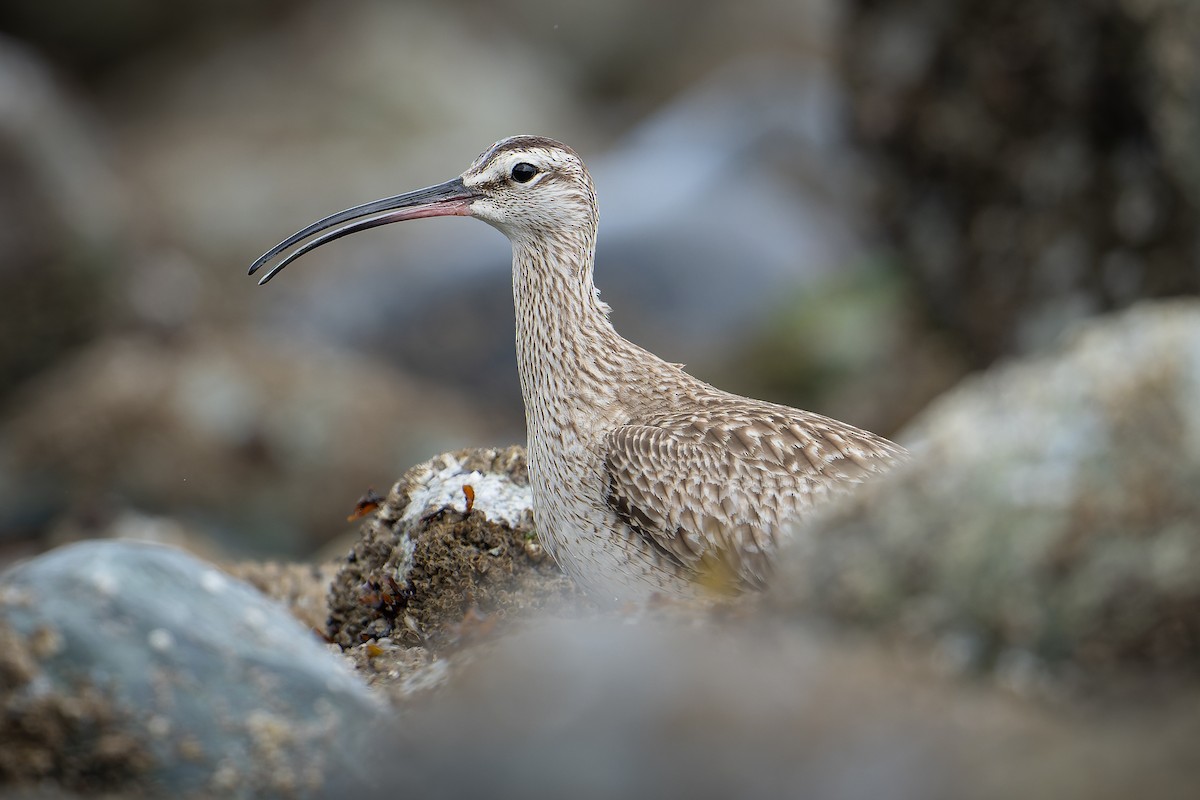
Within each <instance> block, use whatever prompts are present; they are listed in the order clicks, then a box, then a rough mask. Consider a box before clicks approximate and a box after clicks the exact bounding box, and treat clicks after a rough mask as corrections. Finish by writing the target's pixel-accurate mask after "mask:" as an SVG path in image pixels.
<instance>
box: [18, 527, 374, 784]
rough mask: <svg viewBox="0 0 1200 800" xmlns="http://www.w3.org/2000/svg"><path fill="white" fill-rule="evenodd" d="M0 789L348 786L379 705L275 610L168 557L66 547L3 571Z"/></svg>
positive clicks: (147, 551) (120, 548)
mask: <svg viewBox="0 0 1200 800" xmlns="http://www.w3.org/2000/svg"><path fill="white" fill-rule="evenodd" d="M0 638H2V639H3V647H0V709H2V710H3V712H2V714H0V741H3V746H0V782H2V783H3V784H5V785H8V784H13V783H16V784H18V785H19V784H34V783H38V782H41V781H54V782H56V783H58V784H59V785H61V786H63V787H64V788H66V789H70V790H79V791H85V792H86V791H95V790H97V789H101V788H102V789H107V790H110V791H121V792H132V793H140V792H149V793H151V794H155V795H158V796H171V797H176V796H180V797H187V796H217V795H219V796H224V797H251V796H262V794H263V793H270V794H273V795H278V794H284V795H287V796H292V797H306V796H315V795H317V794H321V793H323V792H327V791H328V790H329V786H330V785H331V783H330V781H331V780H332V778H331V777H330V776H331V775H337V776H338V778H337V780H338V781H339V783H338V784H337V785H339V786H349V787H353V786H354V785H355V782H354V777H353V772H354V770H353V769H352V767H353V765H354V760H355V753H356V752H357V750H359V749H361V748H362V746H363V741H362V738H361V737H360V733H359V732H360V731H366V730H368V729H370V728H371V727H372V725H373V724H374V720H376V713H377V708H378V705H377V701H375V700H374V699H373V698H372V696H371V695H370V693H369V692H368V690H367V689H366V687H365V686H364V685H363V684H362V683H361V682H360V681H358V680H357V679H355V677H354V676H353V674H351V672H350V671H349V670H347V669H346V667H345V666H344V664H343V663H342V662H340V661H339V660H337V659H335V658H334V657H332V656H331V655H330V653H329V652H328V651H327V650H326V649H325V647H324V646H323V645H321V644H320V643H319V642H318V641H317V640H316V638H315V637H314V636H313V635H312V634H311V632H309V631H307V630H305V629H304V628H303V627H302V626H301V625H299V624H298V623H297V622H296V621H295V619H293V618H292V617H291V616H289V615H288V613H287V612H286V611H285V610H284V609H283V608H281V607H279V606H278V605H276V604H275V603H273V602H271V601H268V600H267V599H266V598H264V597H263V596H262V595H261V594H259V593H258V592H257V591H255V590H254V589H252V588H250V587H249V586H247V585H246V584H243V583H241V582H240V581H237V580H235V579H233V578H231V577H230V576H229V575H227V574H225V573H222V572H221V571H220V570H218V569H216V568H215V567H213V566H211V565H209V564H206V563H204V562H201V561H198V560H196V559H194V558H192V557H191V556H188V555H186V554H184V553H182V552H180V551H177V550H174V549H173V548H169V547H163V546H159V545H147V544H141V543H127V542H91V543H83V544H77V545H73V546H69V547H64V548H61V549H59V550H55V551H53V552H51V553H48V554H45V555H43V556H41V557H39V558H36V559H33V560H31V561H28V562H25V563H22V564H20V565H18V566H16V567H14V568H12V569H10V570H8V571H7V572H5V573H4V574H3V575H0Z"/></svg>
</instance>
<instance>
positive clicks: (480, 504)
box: [0, 302, 1200, 798]
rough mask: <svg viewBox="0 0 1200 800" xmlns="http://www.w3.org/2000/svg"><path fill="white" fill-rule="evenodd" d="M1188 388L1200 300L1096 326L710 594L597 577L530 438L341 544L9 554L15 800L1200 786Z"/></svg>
mask: <svg viewBox="0 0 1200 800" xmlns="http://www.w3.org/2000/svg"><path fill="white" fill-rule="evenodd" d="M1198 393H1200V307H1198V306H1197V305H1196V304H1194V303H1183V302H1179V303H1172V304H1159V305H1147V306H1143V307H1140V308H1138V309H1135V310H1134V311H1132V312H1129V313H1127V314H1124V315H1121V316H1119V317H1115V318H1112V319H1108V320H1104V321H1101V322H1099V323H1096V324H1093V325H1089V326H1088V327H1087V328H1086V329H1084V330H1083V331H1081V332H1080V333H1079V334H1078V335H1077V336H1075V337H1074V338H1072V339H1071V340H1070V341H1069V342H1068V344H1067V345H1066V347H1065V348H1064V349H1063V350H1062V351H1061V352H1059V353H1056V354H1054V355H1052V356H1046V357H1043V358H1039V359H1031V360H1027V361H1025V362H1020V363H1014V364H1011V365H1008V366H1005V367H1001V368H999V369H997V370H994V371H992V372H990V373H988V374H985V375H982V376H980V377H979V378H977V379H975V380H974V381H972V382H968V383H967V384H965V385H964V386H963V387H961V388H960V389H958V390H956V391H955V392H952V393H951V394H950V395H948V396H947V397H946V398H944V399H943V400H942V401H940V402H939V403H937V404H935V405H934V406H933V407H932V408H931V409H930V410H929V411H928V412H927V413H926V415H925V416H924V417H922V419H921V420H919V421H918V423H917V424H916V425H915V426H914V428H913V438H912V440H911V441H913V442H914V443H916V444H917V445H918V446H917V447H916V448H915V457H914V460H913V464H912V465H911V466H910V467H908V468H906V469H904V470H901V471H899V472H898V473H896V474H895V475H894V476H892V477H888V478H886V479H884V480H881V481H878V482H876V483H875V484H872V485H870V486H868V487H867V488H866V490H865V491H863V492H860V493H859V494H858V495H856V496H855V497H854V498H852V499H851V501H849V502H847V503H843V504H840V505H838V506H836V507H834V508H832V509H831V510H830V511H829V512H828V513H826V514H824V515H822V517H821V518H820V519H817V520H813V521H811V523H810V524H808V525H807V526H805V527H804V528H802V529H800V530H799V531H798V532H797V536H796V538H795V540H794V541H793V542H792V543H791V544H790V546H789V547H788V548H787V549H785V551H784V552H783V554H782V556H783V557H782V558H781V561H780V564H779V570H778V574H777V575H776V579H775V583H774V585H773V588H772V589H771V591H769V592H767V593H766V594H764V595H761V596H758V595H756V596H753V597H747V598H744V599H742V600H741V601H738V602H733V603H727V604H723V605H720V606H715V607H714V606H708V607H689V606H683V605H679V604H676V603H665V602H664V603H659V604H652V605H651V606H650V607H638V608H632V607H630V608H622V609H617V610H608V611H601V610H599V609H597V608H595V607H593V606H592V605H591V604H589V602H588V601H587V599H586V598H585V597H583V596H582V595H581V594H579V593H578V591H577V590H576V589H575V588H574V587H573V585H572V584H571V582H570V581H569V580H568V579H567V578H566V577H565V576H563V575H562V574H561V573H560V572H559V571H558V570H557V568H556V567H555V566H554V565H553V563H552V561H551V560H550V559H548V558H546V557H545V554H544V553H543V552H541V550H540V547H539V545H538V543H537V537H536V530H535V528H534V526H533V519H532V515H531V514H530V512H529V509H528V499H527V498H528V495H527V491H528V479H527V475H526V473H525V465H524V453H523V450H522V449H521V448H517V447H513V448H508V449H491V450H466V451H458V452H455V453H448V454H445V455H443V456H439V457H437V458H435V459H433V460H431V461H429V462H426V463H424V464H421V465H418V466H417V467H414V468H413V469H412V470H409V472H408V473H407V474H406V475H405V476H404V478H402V479H401V480H400V481H399V482H398V483H397V484H396V485H395V486H394V487H393V488H392V489H391V491H390V492H389V494H388V496H387V497H384V498H379V499H378V503H377V507H376V508H375V509H374V510H373V511H371V512H370V513H368V514H367V515H366V516H365V517H364V519H363V523H362V527H361V531H360V537H359V539H358V541H357V542H356V543H354V544H353V545H352V547H351V549H350V552H349V553H348V554H347V555H346V556H344V557H343V558H341V559H339V560H337V561H336V562H330V563H324V564H292V565H280V564H265V563H257V562H245V563H240V564H235V565H231V566H229V567H228V569H227V570H222V569H220V568H218V567H217V566H215V565H214V564H211V563H208V562H206V561H204V560H202V559H200V558H197V557H194V556H192V555H189V554H187V553H185V552H183V551H181V550H178V549H176V548H173V547H167V546H163V545H154V544H145V543H138V542H128V541H92V542H84V543H79V544H75V545H70V546H67V547H63V548H59V549H57V550H54V551H51V552H49V553H47V554H45V555H42V556H39V557H37V558H34V559H31V560H29V561H26V562H24V563H22V564H19V565H17V566H15V567H13V568H11V569H10V570H8V571H7V572H6V573H4V574H3V576H2V577H0V642H2V646H0V713H2V716H0V743H2V746H0V781H2V785H3V791H4V796H13V797H22V796H74V795H87V796H97V795H102V796H105V795H106V796H114V797H117V796H119V797H125V796H171V797H189V796H192V797H203V796H226V797H256V796H283V797H326V796H340V795H343V794H345V793H347V792H353V793H354V794H355V796H360V797H361V796H368V797H374V796H380V797H382V796H395V795H397V794H401V793H417V794H419V795H421V796H433V797H439V796H446V797H455V796H467V795H470V796H476V795H478V794H480V793H482V792H486V793H487V794H488V795H489V796H494V797H518V796H520V797H558V796H572V797H612V796H650V795H656V796H684V795H689V794H690V795H692V796H714V797H715V796H738V797H764V798H766V797H779V796H784V795H792V796H806V797H847V796H872V795H876V796H878V795H885V796H889V797H912V798H928V797H965V796H971V797H1011V796H1026V797H1084V796H1086V797H1092V798H1106V797H1112V798H1118V797H1122V798H1123V797H1128V796H1131V795H1132V794H1134V793H1141V794H1148V795H1149V796H1154V797H1186V796H1190V793H1191V791H1192V790H1193V789H1194V786H1195V780H1196V779H1197V778H1198V777H1200V764H1198V763H1197V762H1196V760H1195V757H1194V756H1195V747H1194V743H1195V741H1197V738H1196V737H1197V736H1198V735H1200V691H1198V689H1200V682H1198V681H1197V677H1198V675H1200V526H1197V524H1196V520H1197V519H1200V505H1198V504H1200V495H1198V494H1197V493H1196V492H1195V486H1197V485H1200V483H1198V482H1197V481H1198V480H1200V458H1198V457H1197V453H1198V452H1200V450H1198V448H1200V416H1198V413H1200V412H1198V411H1197V409H1200V403H1198V402H1196V400H1197V396H1198ZM464 487H470V489H469V490H465V489H464Z"/></svg>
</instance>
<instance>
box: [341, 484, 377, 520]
mask: <svg viewBox="0 0 1200 800" xmlns="http://www.w3.org/2000/svg"><path fill="white" fill-rule="evenodd" d="M383 501H384V497H383V496H382V495H381V494H379V493H378V492H376V491H375V490H374V489H373V488H369V489H367V491H366V493H365V494H364V495H363V496H362V497H360V498H358V502H356V503H355V504H354V510H353V511H351V512H350V514H349V516H347V517H346V522H354V521H355V520H357V519H362V518H363V517H365V516H366V515H367V514H370V513H372V512H374V511H375V510H376V509H377V508H379V506H380V505H382V504H383Z"/></svg>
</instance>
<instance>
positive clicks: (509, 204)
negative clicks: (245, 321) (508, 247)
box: [250, 136, 597, 284]
mask: <svg viewBox="0 0 1200 800" xmlns="http://www.w3.org/2000/svg"><path fill="white" fill-rule="evenodd" d="M444 216H460V217H476V218H478V219H481V220H483V221H484V222H487V223H488V224H490V225H492V226H493V227H495V228H498V229H499V230H500V231H502V232H503V233H504V234H505V235H506V236H508V238H509V239H511V240H512V241H513V242H520V243H531V242H537V241H538V240H540V239H544V238H547V237H562V236H564V235H565V236H570V237H572V238H574V237H578V236H582V237H584V238H589V237H591V236H593V235H594V234H595V229H596V221H597V218H596V202H595V191H594V189H593V186H592V178H591V176H590V175H589V174H588V171H587V167H585V166H584V165H583V161H582V160H581V159H580V158H579V156H578V155H576V153H575V151H574V150H572V149H571V148H569V147H567V146H566V145H564V144H560V143H559V142H556V141H554V140H553V139H546V138H543V137H540V136H512V137H510V138H508V139H502V140H501V141H499V142H497V143H496V144H494V145H492V146H491V147H490V148H488V149H487V150H486V151H484V153H483V154H482V155H480V156H479V158H477V159H476V160H475V163H474V164H472V165H471V166H470V168H468V169H467V171H466V172H464V173H463V174H462V175H460V176H459V177H457V178H455V179H453V180H450V181H446V182H445V183H439V184H437V185H436V186H430V187H427V188H425V189H418V190H417V191H415V192H407V193H405V194H401V195H396V196H395V197H388V198H385V199H383V200H376V201H375V202H373V203H365V204H364V205H361V206H355V207H354V208H350V209H347V210H345V211H341V212H339V213H337V214H333V215H331V216H328V217H326V218H325V219H322V220H319V221H317V222H314V223H313V224H312V225H309V226H308V227H306V228H304V229H303V230H300V231H298V232H296V233H295V234H293V235H292V236H289V237H288V238H287V239H284V240H283V241H282V242H280V243H279V244H277V245H276V246H275V247H272V248H271V249H270V250H268V251H267V252H266V253H263V255H262V256H260V257H259V258H258V260H257V261H255V262H254V264H252V265H251V267H250V274H251V275H253V274H254V273H255V272H257V271H258V270H259V269H261V268H262V267H264V266H266V265H267V264H270V263H272V262H275V263H274V266H272V267H271V268H270V270H269V271H268V272H267V273H266V274H265V275H264V276H263V277H262V278H261V279H260V280H259V283H260V284H261V283H266V282H267V281H269V280H270V279H271V278H273V277H274V276H275V275H276V274H277V273H278V272H279V271H280V270H281V269H283V268H284V267H285V266H287V265H288V264H290V263H291V262H293V261H295V260H296V259H297V258H299V257H300V256H302V255H304V254H305V253H307V252H309V251H310V250H314V249H316V248H317V247H320V246H321V245H323V244H326V243H328V242H332V241H334V240H335V239H340V238H342V237H343V236H347V235H349V234H351V233H355V232H357V231H362V230H367V229H368V228H374V227H377V226H379V225H386V224H388V223H390V222H400V221H403V220H408V219H420V218H422V217H444ZM281 256H282V258H280V257H281ZM277 259H278V260H277Z"/></svg>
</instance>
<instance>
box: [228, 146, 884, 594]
mask: <svg viewBox="0 0 1200 800" xmlns="http://www.w3.org/2000/svg"><path fill="white" fill-rule="evenodd" d="M435 216H470V217H475V218H477V219H481V220H483V221H484V222H487V223H489V224H490V225H492V226H493V227H495V228H498V229H499V230H500V231H501V232H503V233H504V234H505V235H506V236H507V237H508V238H509V240H510V241H511V242H512V249H513V267H512V269H513V297H514V300H515V304H516V315H517V325H516V335H517V367H518V371H519V373H520V379H521V394H522V396H523V399H524V401H525V421H526V424H527V426H528V432H529V446H528V459H529V479H530V483H531V487H532V490H533V512H534V522H535V524H536V526H537V530H538V534H539V536H540V538H541V541H542V543H543V545H544V546H545V548H546V549H547V550H549V551H550V553H551V554H552V555H553V556H554V558H555V559H556V560H557V561H558V563H559V565H560V566H561V567H562V568H563V569H564V570H565V571H566V572H567V573H568V574H570V575H571V576H573V577H574V578H575V579H576V581H578V582H579V583H580V584H582V585H583V586H584V587H585V588H586V589H587V590H589V592H591V593H593V594H595V595H597V596H598V597H600V598H604V599H639V598H644V597H647V596H650V595H652V594H655V593H662V594H665V595H668V596H683V597H689V596H695V595H697V594H702V593H703V587H709V588H718V589H724V590H735V591H736V590H740V589H743V588H748V587H761V586H762V585H764V583H765V582H766V580H767V578H768V575H769V573H770V567H771V561H772V557H773V555H774V553H775V552H776V550H777V548H778V546H779V544H780V542H781V541H782V540H783V539H784V538H785V537H786V536H787V535H788V533H789V531H790V529H791V527H792V526H793V525H794V523H795V521H796V520H797V519H799V518H801V517H803V516H804V515H805V514H806V512H809V511H810V510H811V509H813V508H814V507H815V506H817V505H818V504H820V503H822V502H824V501H826V500H827V499H828V498H830V497H832V496H834V495H837V494H840V493H843V492H845V491H847V490H850V489H853V488H854V487H855V486H856V485H857V484H859V483H861V482H862V481H864V480H866V479H868V478H869V477H871V476H872V475H874V474H876V473H880V472H883V471H885V470H887V469H888V468H889V467H891V466H893V465H894V464H896V463H897V462H898V461H899V460H901V459H903V458H904V456H905V451H904V449H903V448H901V447H900V446H899V445H896V444H893V443H892V442H889V441H888V440H886V439H883V438H880V437H879V436H876V435H874V434H872V433H868V432H867V431H864V430H860V429H858V428H855V427H853V426H851V425H847V424H845V423H842V422H838V421H836V420H833V419H829V418H827V417H823V416H820V415H818V414H814V413H811V412H808V411H800V410H797V409H793V408H788V407H786V406H781V405H775V404H773V403H767V402H762V401H759V400H751V399H749V398H745V397H739V396H737V395H734V394H730V393H728V392H723V391H721V390H720V389H717V388H714V387H713V386H710V385H708V384H707V383H704V382H703V381H700V380H698V379H696V378H693V377H692V376H691V375H688V374H687V373H686V372H684V371H683V369H682V367H680V366H679V365H676V364H671V363H668V362H666V361H663V360H662V359H660V358H658V357H657V356H655V355H653V354H651V353H649V352H647V351H646V350H643V349H642V348H640V347H638V346H637V345H635V344H633V343H631V342H629V341H627V340H625V339H623V338H622V337H621V336H619V335H618V334H617V332H616V331H615V330H614V329H613V327H612V324H611V323H610V322H609V319H608V313H609V308H608V306H607V305H606V304H604V303H603V302H601V300H600V297H599V292H598V291H597V290H596V287H595V285H594V284H593V282H592V267H593V262H594V257H595V247H596V226H597V221H598V214H597V209H596V196H595V191H594V189H593V186H592V179H591V176H590V175H589V174H588V171H587V168H586V167H585V166H584V164H583V161H582V160H581V159H580V158H579V156H578V155H576V154H575V152H574V151H573V150H571V149H570V148H569V147H567V146H565V145H563V144H560V143H559V142H556V141H553V140H551V139H545V138H542V137H537V136H514V137H511V138H508V139H504V140H502V141H500V142H497V143H496V144H495V145H493V146H492V147H491V148H489V149H488V150H487V151H485V152H484V153H483V154H482V155H481V156H479V158H478V159H476V161H475V163H474V164H472V165H471V167H470V168H469V169H468V170H467V171H466V172H464V173H463V174H462V175H461V176H460V177H457V178H455V179H453V180H451V181H447V182H446V183H442V184H438V185H437V186H430V187H428V188H425V189H419V190H417V191H415V192H409V193H406V194H401V195H397V196H395V197H389V198H386V199H383V200H377V201H375V202H373V203H366V204H365V205H361V206H356V207H355V208H351V209H348V210H346V211H342V212H340V213H338V214H333V215H332V216H329V217H326V218H325V219H323V220H320V221H319V222H315V223H313V224H312V225H309V226H308V227H307V228H304V229H303V230H301V231H299V232H298V233H296V234H295V235H293V236H289V237H288V238H287V239H285V240H284V241H282V242H280V243H279V244H278V245H276V246H275V247H272V248H271V249H270V250H268V251H267V252H266V253H264V254H263V255H262V257H260V258H259V259H258V260H257V261H255V262H254V264H253V265H252V266H251V267H250V273H251V274H254V273H255V272H256V271H258V270H259V269H261V268H262V267H264V266H266V265H268V264H271V263H272V262H274V266H273V267H272V268H271V269H270V270H269V271H268V272H267V273H266V274H265V275H264V276H263V277H262V279H261V280H260V281H259V283H260V284H262V283H266V282H267V281H269V280H270V279H271V278H273V277H274V276H275V275H277V274H278V273H279V271H280V270H281V269H283V268H284V267H285V266H287V265H288V264H290V263H291V262H292V261H294V260H295V259H297V258H299V257H300V256H302V255H303V254H305V253H307V252H309V251H310V250H312V249H314V248H316V247H319V246H321V245H323V244H326V243H328V242H332V241H334V240H335V239H340V238H341V237H343V236H346V235H348V234H351V233H354V232H356V231H362V230H366V229H368V228H373V227H376V226H378V225H384V224H387V223H389V222H399V221H401V220H409V219H418V218H421V217H435ZM281 256H282V258H281Z"/></svg>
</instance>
